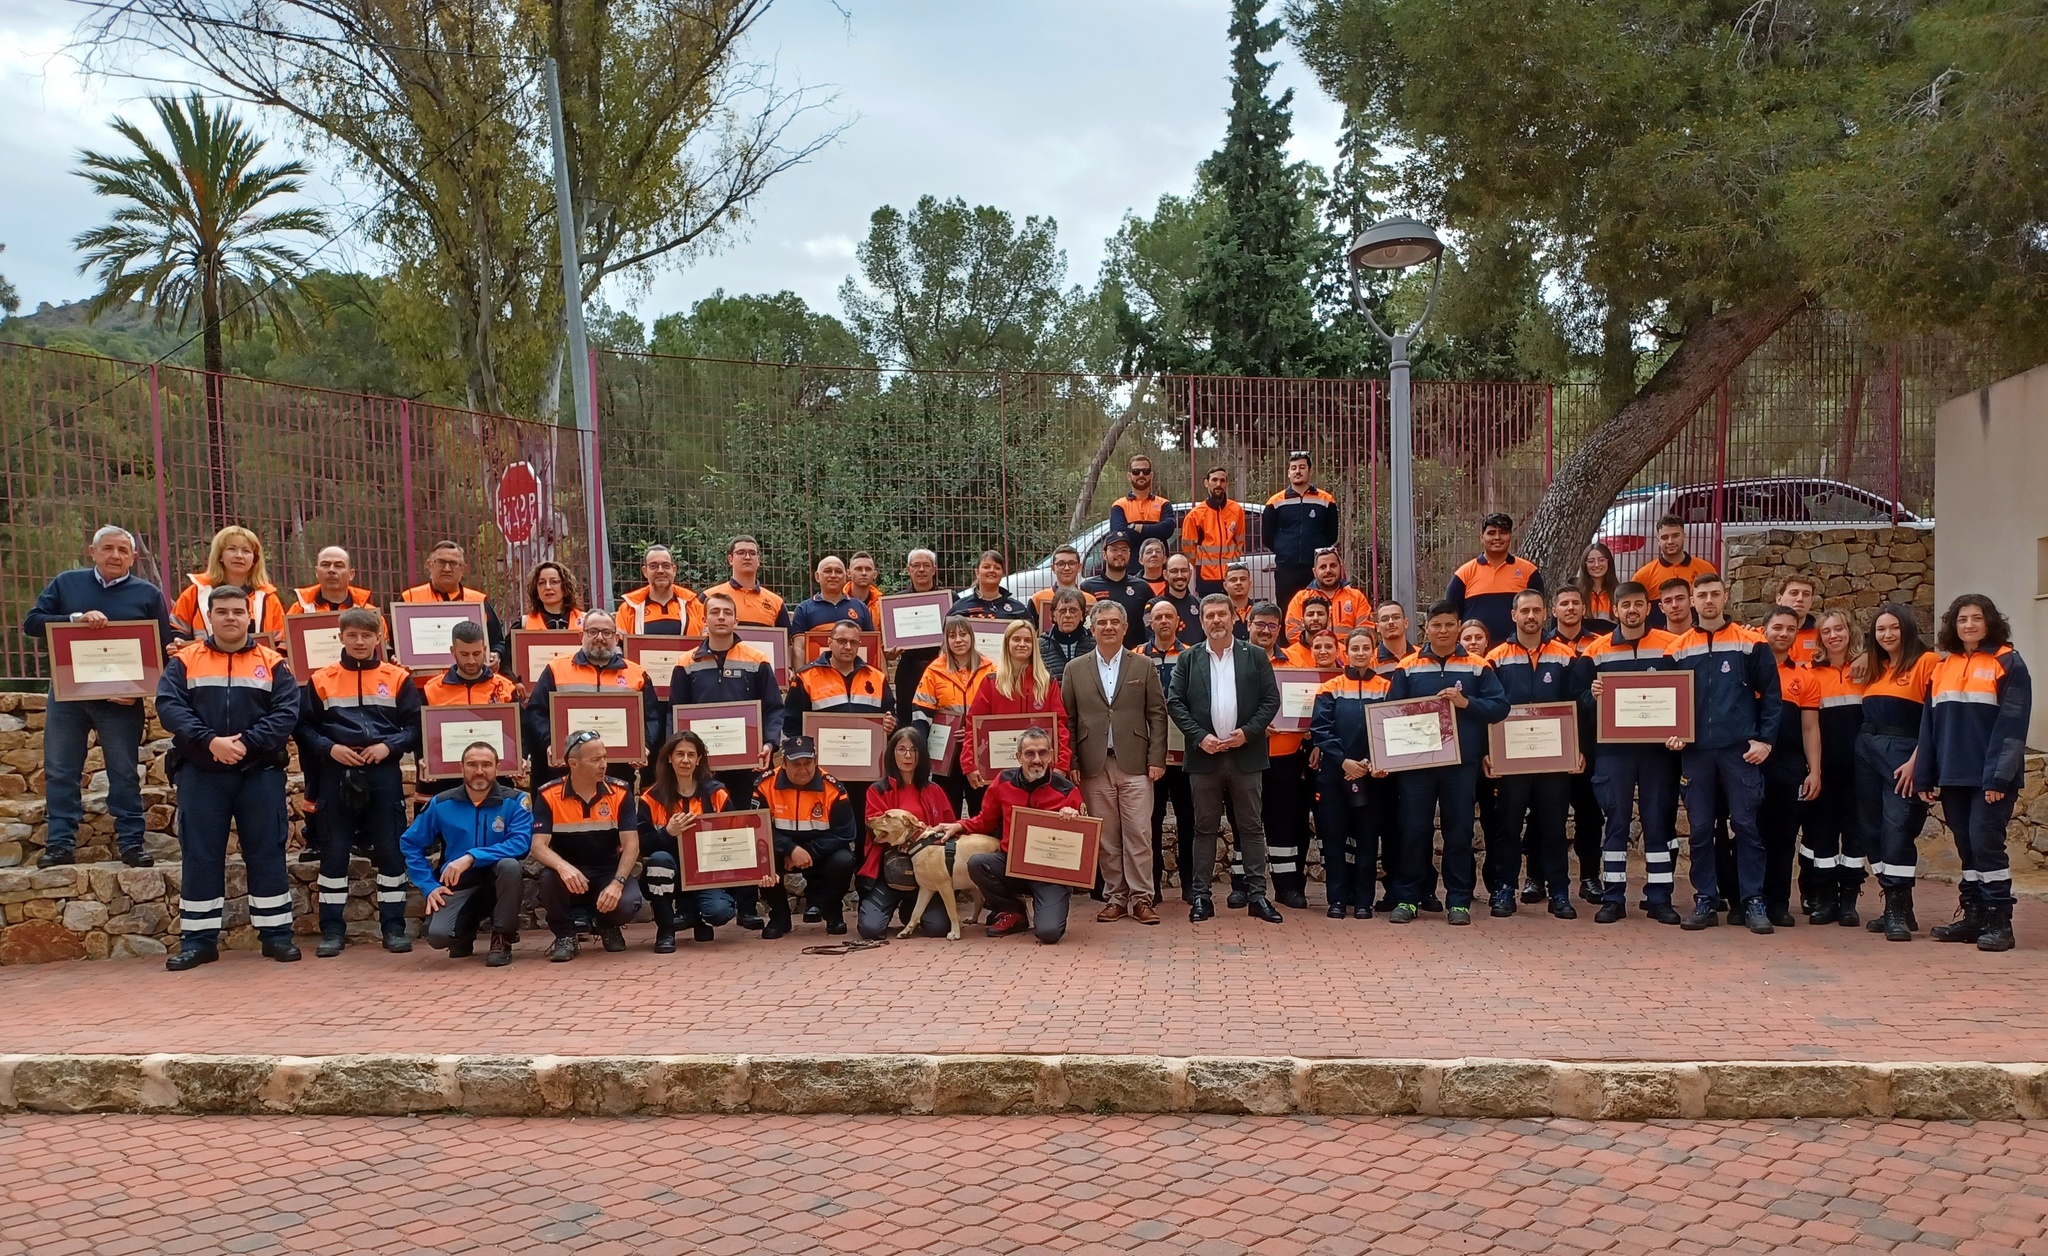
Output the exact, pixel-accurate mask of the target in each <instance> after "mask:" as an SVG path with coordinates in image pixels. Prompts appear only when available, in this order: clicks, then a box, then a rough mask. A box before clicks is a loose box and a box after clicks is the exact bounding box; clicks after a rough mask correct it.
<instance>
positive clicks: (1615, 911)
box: [1593, 903, 1628, 925]
mask: <svg viewBox="0 0 2048 1256" xmlns="http://www.w3.org/2000/svg"><path fill="white" fill-rule="evenodd" d="M1626 915H1628V908H1627V907H1626V906H1624V905H1623V904H1621V903H1602V904H1600V910H1599V911H1596V912H1594V913H1593V923H1594V924H1596V925H1611V924H1613V923H1614V922H1615V921H1617V920H1620V919H1621V918H1622V917H1623V916H1626Z"/></svg>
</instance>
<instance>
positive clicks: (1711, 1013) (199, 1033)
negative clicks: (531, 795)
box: [0, 895, 2048, 1063]
mask: <svg viewBox="0 0 2048 1256" xmlns="http://www.w3.org/2000/svg"><path fill="white" fill-rule="evenodd" d="M1934 897H1935V896H1934V895H1924V896H1923V902H1922V906H1921V923H1922V924H1923V925H1931V924H1933V923H1935V922H1936V921H1937V920H1938V919H1942V918H1945V917H1946V915H1947V912H1945V911H1942V910H1941V909H1939V908H1937V907H1936V906H1935V904H1934V902H1933V901H1930V900H1932V899H1933V898H1934ZM1090 906H1092V904H1087V903H1086V902H1085V900H1084V901H1083V902H1079V903H1076V905H1075V912H1074V915H1075V917H1076V923H1075V925H1074V927H1073V928H1072V930H1071V931H1070V932H1069V933H1068V935H1067V938H1066V939H1065V941H1063V942H1062V943H1061V944H1060V945H1058V946H1051V947H1047V946H1040V945H1039V944H1038V943H1037V942H1035V941H1034V940H1033V939H1032V938H1031V937H1030V936H1029V935H1021V936H1017V937H1011V938H1004V939H1000V940H994V941H992V940H990V939H988V938H986V937H984V936H981V931H980V930H978V929H977V930H974V931H972V932H971V933H970V934H969V935H968V936H967V937H964V938H963V939H962V940H961V941H959V942H947V941H945V940H943V939H923V938H919V939H916V940H913V941H907V942H893V941H892V942H890V943H888V944H887V945H886V946H884V947H881V948H878V949H875V950H869V951H862V952H858V953H855V954H851V955H842V956H815V955H805V954H803V953H802V951H803V948H804V947H806V946H809V945H814V944H819V943H824V942H826V941H827V940H828V939H827V938H826V937H825V934H824V929H823V928H822V926H801V925H800V926H799V927H798V928H797V931H796V932H795V933H794V934H792V935H791V936H790V937H788V938H785V939H782V940H780V941H776V942H764V941H762V940H761V939H759V938H758V937H755V936H753V935H750V934H744V933H741V932H739V931H737V930H733V929H727V930H722V931H721V934H720V937H719V940H718V941H716V942H713V943H711V944H708V945H704V946H698V945H694V944H692V943H688V942H685V943H684V944H683V947H682V949H681V951H680V952H679V953H677V954H675V955H670V956H661V955H655V954H653V953H652V952H651V951H649V949H648V941H649V932H648V929H647V928H646V927H644V926H642V927H638V928H635V929H631V930H629V931H628V937H629V939H630V941H631V942H632V944H633V945H632V949H631V950H629V951H628V952H626V953H625V954H620V955H607V954H605V953H604V952H603V951H602V950H600V949H599V948H597V947H595V946H586V947H585V948H584V952H583V954H582V956H581V957H580V958H578V959H577V960H576V961H575V962H573V963H569V964H549V963H547V962H545V960H544V959H543V957H542V955H541V951H542V949H543V947H544V939H543V938H541V937H540V936H538V935H535V934H529V935H527V937H526V938H525V939H524V940H523V941H522V942H521V943H520V946H519V958H518V960H517V962H515V963H514V964H512V965H511V966H510V967H508V968H502V969H487V968H485V967H483V961H482V959H481V957H480V956H479V957H478V958H474V959H469V960H463V961H451V960H449V959H447V958H446V957H445V956H443V955H440V954H438V953H435V952H432V951H428V950H427V949H426V948H425V947H421V948H420V949H419V950H417V951H415V952H414V953H413V954H411V955H409V956H394V955H387V954H384V953H383V952H382V951H380V950H377V949H376V948H374V947H371V946H361V945H358V946H355V947H351V948H350V949H349V951H348V952H347V953H345V954H344V955H342V956H341V957H340V958H338V959H332V960H317V959H314V958H312V955H311V952H310V951H309V952H308V954H307V958H306V959H305V960H304V961H302V962H300V963H298V964H293V965H281V964H275V963H271V962H268V961H265V960H261V959H259V958H257V957H256V956H254V955H253V954H248V953H230V954H227V955H225V956H224V957H223V958H222V960H221V962H220V963H218V964H215V965H212V966H210V967H208V968H203V969H200V970H198V971H196V972H193V973H185V974H173V973H166V972H164V971H163V968H162V964H161V962H160V961H155V960H109V961H100V962H92V963H70V964H48V965H41V966H36V967H19V968H8V969H0V1006H5V1007H6V1008H7V1014H6V1015H5V1016H4V1017H0V1051H5V1052H41V1051H69V1052H99V1051H105V1052H134V1051H141V1052H148V1051H200V1052H264V1053H295V1054H332V1053H346V1052H358V1051H426V1052H512V1053H557V1054H571V1055H574V1054H585V1055H589V1054H610V1053H628V1054H639V1053H651V1054H676V1053H699V1052H733V1051H747V1052H763V1053H765V1052H786V1051H910V1052H963V1051H1011V1052H1048V1053H1050V1052H1091V1053H1109V1054H1116V1053H1128V1052H1138V1053H1159V1054H1167V1055H1196V1054H1272V1055H1297V1056H1324V1057H1329V1056H1365V1057H1380V1058H1386V1057H1427V1058H1449V1057H1457V1056H1464V1055H1485V1056H1522V1057H1544V1058H1551V1059H1584V1060H1608V1059H1614V1060H1630V1059H1667V1060H1671V1059H1675V1060H1708V1059H1849V1060H1866V1061H1885V1060H1957V1059H1960V1060H1986V1061H1994V1062H2022V1063H2024V1062H2034V1061H2048V1003H2044V1002H2043V1001H2042V1000H2041V999H2040V997H2039V991H2040V990H2041V989H2042V988H2043V985H2044V983H2048V905H2043V904H2040V903H2024V904H2022V905H2021V907H2020V911H2019V916H2018V927H2019V934H2020V938H2021V947H2020V949H2018V950H2015V951H2012V952H2009V953H2006V954H2003V955H1988V954H1984V953H1981V952H1979V951H1978V950H1977V949H1976V948H1975V947H1970V946H1943V945H1939V944H1937V943H1934V942H1931V941H1927V940H1926V939H1925V936H1924V935H1922V937H1921V939H1920V940H1917V941H1914V942H1912V943H1910V944H1904V945H1901V944H1890V943H1886V942H1884V941H1882V940H1881V939H1879V938H1877V937H1875V936H1874V935H1871V934H1868V933H1865V932H1864V931H1863V930H1861V929H1854V930H1850V929H1842V928H1838V927H1836V926H1832V925H1829V926H1824V927H1821V928H1814V927H1812V926H1807V925H1802V926H1800V927H1799V928H1796V929H1792V930H1781V931H1780V932H1779V933H1777V934H1776V935H1774V936H1772V937H1768V938H1760V937H1755V936H1753V935H1751V934H1749V933H1747V932H1745V931H1743V930H1739V929H1731V928H1728V927H1726V926H1725V925H1724V926H1723V927H1721V928H1718V929H1714V930H1711V931H1709V932H1705V933H1682V932H1680V931H1679V930H1678V929H1676V928H1670V927H1665V926H1660V925H1656V924H1653V923H1651V922H1650V921H1648V920H1647V919H1645V918H1644V917H1642V916H1640V915H1631V916H1630V917H1629V918H1628V920H1626V921H1625V922H1623V923H1621V924H1618V925H1612V926H1605V927H1600V926H1595V925H1593V923H1592V922H1591V920H1590V918H1589V917H1590V912H1588V913H1587V914H1586V915H1585V916H1582V917H1581V918H1580V919H1579V920H1577V921H1571V922H1564V921H1558V920H1553V919H1551V918H1550V917H1548V916H1547V915H1544V914H1542V913H1541V912H1532V911H1530V910H1528V909H1526V908H1525V909H1524V910H1523V911H1522V912H1521V914H1519V915H1517V916H1514V917H1513V918H1511V919H1508V920H1503V921H1494V920H1490V919H1486V918H1484V917H1483V916H1482V918H1481V919H1480V920H1479V921H1478V923H1476V924H1475V925H1474V926H1473V927H1471V928H1469V929H1452V928H1449V927H1447V926H1446V925H1445V924H1444V923H1443V918H1442V917H1440V916H1436V917H1428V916H1426V917H1424V918H1423V920H1421V921H1418V922H1417V923H1415V924H1412V925H1408V926H1405V927H1396V926H1393V925H1389V924H1387V923H1386V922H1385V921H1383V920H1374V921H1352V920H1346V921H1333V920H1328V919H1325V918H1324V917H1323V916H1322V915H1321V914H1320V913H1319V912H1310V913H1301V912H1290V913H1288V920H1287V923H1285V924H1284V925H1281V926H1278V927H1275V926H1271V925H1265V924H1260V923H1257V922H1254V921H1250V920H1248V919H1247V918H1246V917H1245V916H1244V915H1243V914H1242V913H1226V914H1225V915H1224V916H1223V917H1222V918H1220V919H1218V920H1216V921H1213V922H1211V923H1209V924H1207V925H1204V926H1201V927H1196V926H1193V925H1190V924H1189V923H1188V922H1187V920H1186V919H1185V917H1184V916H1180V915H1176V916H1175V917H1174V918H1172V919H1170V920H1168V921H1167V923H1165V924H1163V925H1160V926H1157V927H1152V928H1147V927H1144V926H1140V925H1135V924H1131V923H1119V924H1114V925H1098V924H1096V923H1095V922H1094V913H1093V911H1092V910H1086V908H1088V907H1090Z"/></svg>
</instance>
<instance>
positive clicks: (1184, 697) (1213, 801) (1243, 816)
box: [1166, 593, 1280, 924]
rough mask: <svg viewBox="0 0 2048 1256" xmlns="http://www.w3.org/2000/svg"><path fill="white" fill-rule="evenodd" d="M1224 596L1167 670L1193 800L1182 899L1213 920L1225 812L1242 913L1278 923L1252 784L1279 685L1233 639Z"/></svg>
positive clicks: (1210, 600)
mask: <svg viewBox="0 0 2048 1256" xmlns="http://www.w3.org/2000/svg"><path fill="white" fill-rule="evenodd" d="M1236 627H1237V615H1236V612H1235V611H1233V610H1232V609H1231V605H1230V598H1229V597H1228V596H1226V595H1224V594H1221V593H1212V594H1210V595H1209V596H1207V597H1205V598H1203V599H1202V636H1203V642H1202V644H1201V645H1199V646H1197V647H1195V648H1194V649H1191V650H1183V651H1181V656H1180V661H1179V662H1178V663H1176V664H1174V668H1173V685H1172V687H1171V689H1170V690H1169V691H1168V692H1167V696H1166V715H1167V718H1168V719H1170V720H1172V721H1173V722H1174V723H1175V724H1176V725H1178V726H1179V727H1180V731H1181V733H1182V734H1183V736H1185V737H1186V739H1187V764H1186V767H1187V773H1188V783H1189V785H1190V787H1191V790H1192V792H1193V794H1194V800H1195V847H1194V859H1193V866H1192V867H1189V868H1184V869H1182V870H1181V875H1182V877H1184V878H1185V879H1186V884H1187V886H1188V890H1189V895H1190V906H1189V908H1188V919H1189V920H1194V921H1201V920H1207V919H1209V918H1210V917H1212V916H1214V915H1215V914H1216V907H1215V904H1214V903H1212V902H1211V901H1210V898H1209V877H1210V874H1211V873H1212V872H1213V871H1214V870H1215V867H1216V840H1217V836H1218V833H1219V831H1220V829H1221V827H1222V822H1223V812H1224V808H1225V807H1226V806H1228V808H1229V810H1230V815H1231V828H1232V830H1233V831H1234V832H1235V833H1236V835H1237V852H1238V856H1239V857H1240V858H1241V859H1243V861H1244V877H1245V892H1246V894H1247V895H1248V896H1249V899H1248V902H1247V904H1246V907H1245V910H1246V911H1247V912H1249V913H1250V914H1251V915H1253V916H1255V917H1257V918H1258V919H1260V920H1264V921H1268V922H1270V923H1272V924H1278V923H1280V913H1279V912H1278V911H1276V910H1274V907H1273V904H1272V902H1271V901H1270V900H1268V899H1267V897H1266V830H1265V826H1264V825H1263V824H1262V823H1261V822H1260V819H1259V816H1260V808H1261V805H1262V799H1261V798H1260V785H1261V782H1262V779H1263V778H1262V774H1263V773H1264V772H1265V770H1266V767H1267V759H1266V726H1267V725H1269V724H1271V723H1272V722H1273V717H1274V716H1275V715H1278V714H1279V713H1280V686H1279V684H1278V682H1276V681H1275V680H1274V679H1273V663H1272V660H1270V659H1268V658H1267V657H1266V655H1265V653H1264V652H1263V651H1261V650H1258V649H1256V648H1254V647H1253V646H1251V645H1250V644H1248V643H1247V642H1243V641H1240V640H1238V639H1237V635H1236Z"/></svg>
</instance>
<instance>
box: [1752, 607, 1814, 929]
mask: <svg viewBox="0 0 2048 1256" xmlns="http://www.w3.org/2000/svg"><path fill="white" fill-rule="evenodd" d="M1801 619H1802V617H1801V615H1800V613H1799V611H1798V610H1797V609H1796V608H1795V607H1790V606H1773V607H1772V608H1771V609H1770V611H1769V612H1768V613H1766V614H1765V615H1764V641H1765V642H1766V643H1768V644H1769V645H1770V647H1771V657H1772V660H1773V661H1774V662H1775V663H1776V664H1777V665H1778V696H1779V698H1780V700H1781V701H1782V702H1783V703H1784V713H1783V715H1782V716H1781V717H1780V718H1779V720H1778V739H1777V742H1776V743H1775V744H1774V745H1773V746H1772V748H1771V757H1770V758H1768V759H1766V760H1764V794H1763V805H1762V807H1761V808H1760V809H1759V810H1758V812H1757V825H1758V827H1759V828H1760V829H1762V831H1763V839H1764V911H1765V913H1766V914H1767V915H1769V916H1770V918H1771V923H1772V924H1773V925H1776V926H1777V927H1778V928H1780V929H1789V928H1791V927H1792V926H1793V925H1794V924H1796V923H1798V922H1797V921H1796V920H1795V919H1794V918H1793V916H1792V865H1793V862H1794V861H1795V860H1796V859H1797V857H1798V850H1799V827H1800V822H1801V821H1802V820H1803V819H1804V818H1805V816H1806V810H1807V805H1808V804H1809V803H1811V802H1812V801H1813V800H1814V799H1816V798H1819V797H1820V767H1821V764H1820V680H1819V678H1818V677H1816V676H1815V675H1814V674H1813V668H1812V667H1810V666H1808V664H1807V663H1806V661H1805V660H1803V659H1800V658H1798V657H1797V655H1796V651H1797V649H1798V640H1799V626H1800V622H1801ZM1794 712H1797V714H1796V715H1795V714H1794Z"/></svg>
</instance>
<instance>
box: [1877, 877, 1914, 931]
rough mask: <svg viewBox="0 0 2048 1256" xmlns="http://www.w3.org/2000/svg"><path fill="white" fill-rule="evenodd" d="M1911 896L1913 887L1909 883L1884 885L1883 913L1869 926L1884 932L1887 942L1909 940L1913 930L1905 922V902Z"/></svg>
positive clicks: (1907, 901)
mask: <svg viewBox="0 0 2048 1256" xmlns="http://www.w3.org/2000/svg"><path fill="white" fill-rule="evenodd" d="M1912 898H1913V887H1912V886H1909V885H1899V886H1891V885H1888V886H1886V887H1884V914H1883V915H1881V916H1879V917H1878V918H1877V919H1875V920H1873V921H1871V922H1870V923H1871V926H1872V927H1873V928H1875V929H1877V930H1878V931H1879V932H1881V933H1883V934H1884V940H1885V941H1887V942H1911V941H1912V940H1913V930H1912V929H1911V928H1910V927H1909V926H1908V925H1907V924H1906V904H1907V903H1909V902H1911V901H1912Z"/></svg>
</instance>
